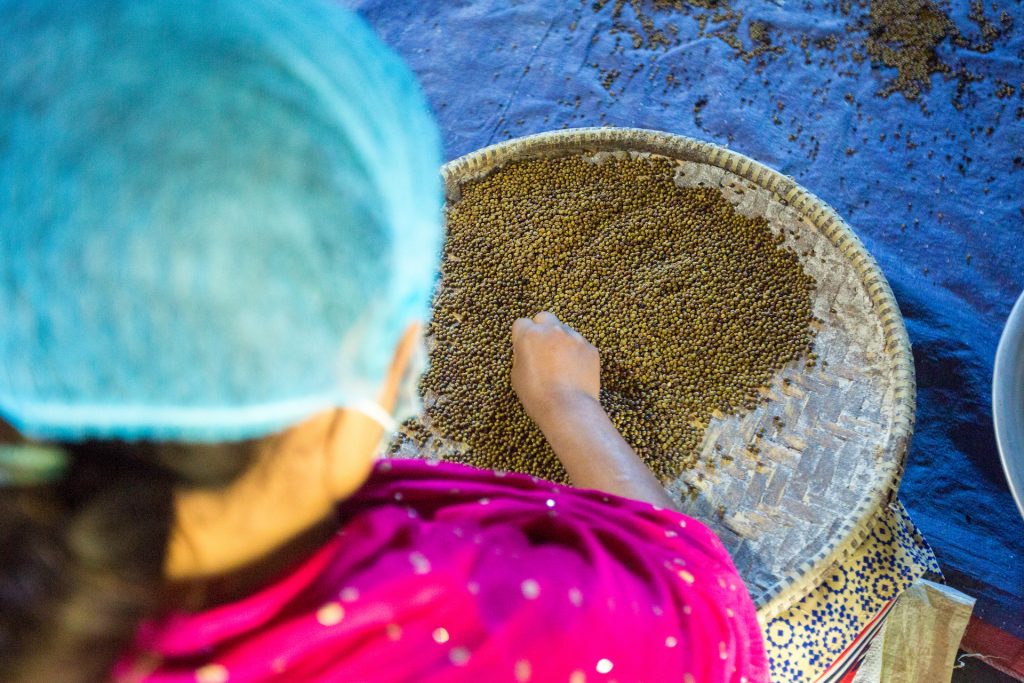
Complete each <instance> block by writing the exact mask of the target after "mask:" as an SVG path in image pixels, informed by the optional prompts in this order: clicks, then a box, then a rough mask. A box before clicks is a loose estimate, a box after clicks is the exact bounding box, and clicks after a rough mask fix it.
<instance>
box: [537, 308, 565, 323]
mask: <svg viewBox="0 0 1024 683" xmlns="http://www.w3.org/2000/svg"><path fill="white" fill-rule="evenodd" d="M533 322H535V323H537V324H538V325H561V324H562V321H561V320H559V319H558V316H557V315H555V314H554V313H551V312H549V311H541V312H540V313H538V314H537V315H535V316H533Z"/></svg>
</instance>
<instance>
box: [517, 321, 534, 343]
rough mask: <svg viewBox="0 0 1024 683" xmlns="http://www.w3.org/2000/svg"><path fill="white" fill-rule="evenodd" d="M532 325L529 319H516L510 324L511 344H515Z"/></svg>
mask: <svg viewBox="0 0 1024 683" xmlns="http://www.w3.org/2000/svg"><path fill="white" fill-rule="evenodd" d="M533 325H534V322H533V321H532V320H530V319H529V318H517V319H516V321H515V322H514V323H512V343H513V344H515V343H516V342H517V341H518V340H519V339H520V338H521V337H522V336H523V333H524V332H526V331H527V330H528V329H530V328H531V327H532V326H533Z"/></svg>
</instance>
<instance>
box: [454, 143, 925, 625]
mask: <svg viewBox="0 0 1024 683" xmlns="http://www.w3.org/2000/svg"><path fill="white" fill-rule="evenodd" d="M584 151H586V152H599V151H636V152H648V153H654V154H660V155H663V156H667V157H670V158H673V159H678V160H684V161H692V162H697V163H703V164H707V165H710V166H716V167H718V168H721V169H723V170H725V171H728V172H730V173H733V174H735V175H738V176H740V177H741V178H744V179H746V180H748V181H750V182H753V183H755V184H756V185H758V186H759V187H761V188H763V189H766V190H768V191H769V192H771V193H772V194H773V195H774V196H775V198H776V199H778V200H780V201H782V202H783V203H784V204H788V205H789V206H792V207H793V208H794V209H795V210H796V211H797V212H799V213H800V214H801V215H802V216H803V217H805V218H807V219H808V220H809V221H810V222H811V224H812V225H813V226H814V228H815V229H816V230H818V231H819V232H820V233H821V234H822V235H824V236H825V237H826V238H827V239H828V240H829V241H830V242H831V243H832V244H833V245H834V246H835V247H836V248H837V249H838V250H839V252H840V253H841V254H842V255H843V256H844V258H845V259H846V261H847V262H848V263H849V264H850V265H851V266H852V267H853V269H854V271H855V272H856V273H857V275H858V277H859V278H860V281H861V284H862V286H863V287H864V290H865V292H866V293H867V295H868V298H869V299H870V301H871V307H872V310H873V312H874V313H875V315H876V317H877V318H878V319H879V321H880V323H881V326H882V332H883V335H884V344H883V351H884V353H885V354H886V356H887V357H888V359H889V360H890V362H891V363H892V365H891V373H890V376H891V377H892V378H893V384H894V388H893V395H892V406H891V409H890V410H889V419H890V423H891V429H890V430H889V435H888V438H887V440H886V442H885V444H884V446H882V447H880V448H879V449H877V451H876V452H875V454H874V455H875V469H874V471H875V472H876V479H875V481H873V482H872V485H871V486H870V487H868V491H867V493H866V494H865V495H864V496H862V497H861V499H860V502H859V503H858V504H857V507H856V508H855V509H854V511H853V513H852V514H850V515H848V516H847V517H846V519H844V520H843V521H842V524H841V526H840V528H839V529H837V530H836V531H835V532H833V534H832V540H831V541H830V542H829V543H828V544H826V547H824V548H822V549H821V550H820V551H818V552H817V553H816V554H815V555H814V556H813V557H811V558H809V559H806V560H804V561H803V562H801V563H800V565H799V566H798V567H797V568H796V569H794V570H792V571H790V572H789V573H788V574H786V575H785V576H783V577H782V578H781V579H780V580H779V581H778V582H777V583H776V584H775V585H774V586H772V587H770V588H768V589H766V590H765V591H763V593H762V594H761V595H759V596H752V597H754V599H755V602H756V603H757V607H758V617H759V619H760V620H761V621H762V622H764V623H766V622H768V621H770V620H771V619H773V618H775V617H777V616H780V615H781V614H783V613H785V612H786V611H787V610H788V609H790V608H791V607H792V606H793V605H795V604H796V603H797V602H799V601H800V599H802V598H803V597H804V596H805V595H807V594H808V593H809V592H810V591H811V590H813V589H814V588H815V587H816V586H817V585H818V584H819V582H820V579H821V578H822V576H823V575H824V574H825V572H826V571H827V570H828V569H829V568H831V567H832V566H833V565H834V564H835V563H837V562H840V561H842V560H844V559H846V558H847V557H849V556H850V555H851V554H852V553H853V552H854V551H855V550H856V548H857V547H859V546H860V544H861V543H862V542H863V541H864V539H865V538H867V536H868V535H869V534H870V533H871V524H872V522H873V520H874V519H875V517H876V515H877V514H878V512H879V511H880V510H881V509H882V508H883V507H884V506H887V505H889V504H890V503H891V502H892V500H893V499H894V498H895V496H896V492H897V490H898V489H899V485H900V479H901V477H902V475H903V468H904V464H905V459H906V454H907V449H908V447H909V444H910V438H911V436H912V434H913V428H914V411H915V401H916V382H915V375H914V361H913V355H912V353H911V348H910V339H909V336H908V334H907V330H906V327H905V325H904V324H903V316H902V315H901V314H900V309H899V305H898V304H897V302H896V298H895V296H894V295H893V292H892V289H891V288H890V286H889V283H888V281H887V280H886V278H885V275H883V274H882V271H881V269H880V268H879V266H878V264H877V262H876V261H875V259H874V258H873V257H872V256H871V254H869V253H868V251H867V249H866V248H865V247H864V245H863V243H862V242H861V241H860V239H859V238H858V237H857V235H856V234H855V233H854V231H853V229H852V228H851V227H850V226H849V225H848V224H847V223H846V221H844V220H843V219H842V218H841V217H840V216H839V214H838V213H837V212H836V211H835V210H834V209H833V208H832V207H831V206H829V205H828V204H826V203H825V202H824V201H822V200H821V199H819V198H818V197H817V196H815V195H814V194H812V193H811V192H809V191H807V190H806V189H804V188H803V187H801V186H800V185H799V184H798V183H797V182H796V181H795V180H794V179H793V178H791V177H789V176H785V175H783V174H781V173H779V172H778V171H775V170H774V169H771V168H769V167H768V166H765V165H764V164H761V163H760V162H757V161H754V160H753V159H751V158H749V157H747V156H745V155H743V154H740V153H738V152H734V151H732V150H730V149H727V148H725V147H722V146H720V145H717V144H714V143H710V142H705V141H702V140H697V139H695V138H690V137H686V136H683V135H677V134H674V133H668V132H663V131H657V130H650V129H644V128H618V127H615V128H593V127H588V128H565V129H561V130H553V131H547V132H542V133H536V134H533V135H527V136H523V137H518V138H512V139H509V140H505V141H503V142H499V143H495V144H492V145H488V146H486V147H483V148H480V149H478V150H476V151H473V152H470V153H468V154H465V155H463V156H461V157H458V158H456V159H453V160H452V161H449V162H448V163H446V164H444V165H443V166H442V167H441V175H442V177H443V179H444V182H445V189H446V196H451V194H452V193H451V190H452V189H454V188H453V185H455V186H456V187H457V184H459V183H461V182H463V180H464V179H467V178H466V176H467V175H473V176H478V175H479V174H481V173H486V172H488V171H490V170H493V169H495V168H498V167H500V166H501V165H502V164H504V163H508V162H511V161H516V160H521V159H528V158H535V157H537V156H560V155H565V154H571V153H573V152H576V153H578V152H584ZM837 537H838V540H836V539H837Z"/></svg>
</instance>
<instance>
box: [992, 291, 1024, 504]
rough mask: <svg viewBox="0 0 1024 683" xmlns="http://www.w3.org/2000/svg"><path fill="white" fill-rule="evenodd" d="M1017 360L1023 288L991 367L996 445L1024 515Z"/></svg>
mask: <svg viewBox="0 0 1024 683" xmlns="http://www.w3.org/2000/svg"><path fill="white" fill-rule="evenodd" d="M1015 354H1016V356H1015ZM1019 363H1024V292H1021V295H1020V297H1019V298H1018V299H1017V303H1016V304H1014V306H1013V309H1012V310H1011V311H1010V316H1009V317H1008V318H1007V319H1006V326H1005V327H1004V328H1003V333H1002V336H1001V337H1000V339H999V346H998V347H997V348H996V359H995V367H994V368H993V370H992V424H993V426H994V428H995V432H996V446H997V447H998V450H999V459H1000V460H1001V461H1002V464H1003V472H1004V473H1005V474H1006V481H1007V483H1008V484H1009V486H1010V493H1011V494H1012V495H1013V499H1014V501H1015V502H1016V503H1017V509H1018V511H1019V512H1020V514H1021V517H1024V387H1021V386H1014V381H1015V380H1016V377H1017V375H1019V374H1021V371H1020V370H1018V369H1017V365H1016V364H1019ZM1015 371H1016V372H1015ZM1011 411H1016V412H1011ZM1013 444H1017V452H1016V453H1013V452H1011V449H1012V448H1013Z"/></svg>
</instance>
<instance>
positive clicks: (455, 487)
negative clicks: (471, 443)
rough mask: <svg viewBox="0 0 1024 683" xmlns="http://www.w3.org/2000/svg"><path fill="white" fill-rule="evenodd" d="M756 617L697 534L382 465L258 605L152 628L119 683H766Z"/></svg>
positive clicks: (474, 480)
mask: <svg viewBox="0 0 1024 683" xmlns="http://www.w3.org/2000/svg"><path fill="white" fill-rule="evenodd" d="M767 670H768V669H767V659H766V656H765V651H764V646H763V644H762V641H761V631H760V628H759V627H758V623H757V619H756V616H755V610H754V605H753V603H752V601H751V599H750V597H749V595H748V594H747V591H746V588H745V587H744V585H743V583H742V581H741V580H740V577H739V575H738V574H737V573H736V570H735V568H734V567H733V564H732V561H731V560H730V559H729V556H728V554H727V553H726V551H725V548H724V547H723V546H722V543H721V542H720V541H719V540H718V539H717V538H716V537H715V535H714V534H713V533H712V532H711V531H710V530H708V529H707V528H706V527H705V526H704V525H702V524H700V523H699V522H696V521H695V520H693V519H691V518H689V517H686V516H684V515H681V514H679V513H676V512H673V511H669V510H662V509H658V508H655V507H653V506H651V505H648V504H645V503H640V502H637V501H632V500H626V499H623V498H618V497H615V496H610V495H606V494H604V493H601V492H598V491H586V490H580V489H573V488H570V487H564V486H558V485H555V484H551V483H549V482H546V481H543V480H539V479H535V478H531V477H527V476H522V475H518V474H511V473H510V474H503V473H495V472H489V471H483V470H477V469H473V468H469V467H465V466H461V465H454V464H449V463H433V464H430V463H427V462H424V461H419V460H386V461H383V462H381V463H378V465H377V467H376V468H375V470H374V473H373V475H372V476H371V477H370V479H369V480H368V481H367V483H366V485H365V486H364V487H363V488H362V489H361V490H360V492H359V493H358V494H356V495H355V496H354V497H352V498H350V499H348V500H347V501H345V502H344V503H342V504H341V505H340V506H339V509H338V533H337V536H335V537H334V538H333V539H332V540H331V541H330V542H329V543H328V544H327V545H325V546H324V547H323V548H321V549H320V550H319V551H317V553H316V554H315V555H313V556H312V557H310V558H309V559H307V560H306V561H304V562H303V563H302V564H301V565H299V566H298V567H297V568H295V569H294V570H292V571H290V572H288V573H286V574H285V575H284V576H283V577H281V578H280V579H279V580H277V581H276V582H275V583H273V584H272V585H270V586H268V587H267V588H265V589H264V590H262V591H260V592H258V593H256V594H255V595H252V596H250V597H248V598H246V599H244V600H241V601H239V602H236V603H232V604H228V605H225V606H221V607H218V608H215V609H211V610H209V611H206V612H202V613H199V614H174V615H171V616H168V617H166V618H163V619H161V620H159V621H153V622H151V623H147V624H146V625H144V627H143V628H142V629H141V630H140V633H139V636H138V639H137V642H136V645H135V647H133V649H132V651H131V652H130V653H128V654H126V655H125V657H124V658H122V661H121V662H120V663H119V665H118V667H117V669H116V671H115V678H117V679H118V680H121V681H125V680H145V681H149V682H151V683H197V682H198V683H224V682H230V683H249V682H255V681H261V682H262V681H289V682H293V681H295V682H301V681H345V682H347V683H360V682H366V683H371V682H374V683H375V682H384V683H398V682H410V683H412V682H415V683H424V682H428V683H440V682H442V681H443V682H446V683H447V682H456V681H458V682H462V681H465V682H467V683H469V682H473V683H478V682H492V681H495V682H502V681H512V682H515V683H527V682H530V681H536V682H540V683H548V682H565V683H587V682H589V683H594V682H597V681H604V682H610V681H619V683H642V682H645V681H646V682H656V681H673V682H676V683H678V682H679V681H683V682H686V683H717V682H719V681H729V682H731V683H740V682H743V681H747V682H749V683H759V682H762V681H767V680H768V673H767Z"/></svg>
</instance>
